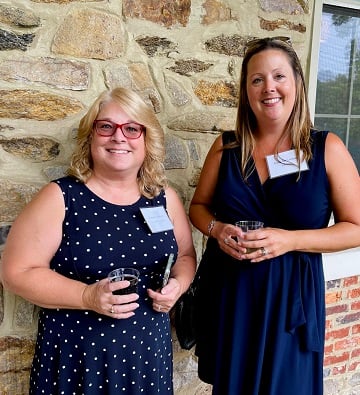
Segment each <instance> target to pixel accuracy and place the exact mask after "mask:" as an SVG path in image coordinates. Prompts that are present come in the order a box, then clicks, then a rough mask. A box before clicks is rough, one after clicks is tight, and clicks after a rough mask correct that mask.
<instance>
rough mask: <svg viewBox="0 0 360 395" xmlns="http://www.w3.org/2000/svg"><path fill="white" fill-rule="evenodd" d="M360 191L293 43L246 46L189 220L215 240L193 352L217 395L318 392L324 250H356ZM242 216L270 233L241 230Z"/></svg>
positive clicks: (203, 277) (207, 259)
mask: <svg viewBox="0 0 360 395" xmlns="http://www.w3.org/2000/svg"><path fill="white" fill-rule="evenodd" d="M359 195H360V181H359V174H358V171H357V169H356V166H355V164H354V161H353V159H352V158H351V156H350V154H349V152H348V151H347V149H346V148H345V146H344V144H343V143H342V141H341V140H340V138H338V137H337V136H336V135H335V134H333V133H330V132H327V131H317V130H314V128H313V126H312V122H311V119H310V113H309V109H308V103H307V96H306V88H305V82H304V76H303V72H302V69H301V65H300V61H299V59H298V57H297V55H296V52H295V51H294V49H293V48H292V46H291V43H290V42H289V40H284V38H283V37H281V38H280V37H275V38H263V39H258V40H254V41H252V42H250V43H249V44H248V48H247V51H246V53H245V56H244V59H243V64H242V71H241V79H240V97H239V104H238V113H237V122H236V130H235V131H232V132H224V133H222V135H221V136H219V137H218V138H217V139H216V140H215V142H214V144H213V145H212V147H211V148H210V151H209V153H208V155H207V158H206V160H205V163H204V167H203V169H202V172H201V176H200V179H199V183H198V185H197V188H196V191H195V194H194V197H193V199H192V202H191V205H190V219H191V221H192V223H193V224H194V226H195V227H197V228H198V229H199V230H200V231H201V232H202V233H204V234H205V235H207V236H208V237H209V238H208V242H207V246H206V250H205V252H204V255H203V258H202V261H201V262H200V266H199V276H200V279H199V283H198V294H197V305H196V308H197V315H196V318H197V344H196V350H195V351H196V354H197V356H198V357H199V361H198V362H199V364H198V373H199V377H200V379H201V380H203V381H205V382H207V383H210V384H213V394H216V395H240V394H241V395H321V394H322V393H323V350H324V332H325V300H324V299H325V290H324V275H323V267H322V254H321V253H323V252H335V251H340V250H344V249H348V248H352V247H356V246H359V245H360V206H359V204H358V199H359ZM332 213H333V216H334V222H335V223H334V224H333V225H331V226H328V224H329V220H330V216H331V214H332ZM241 220H249V221H260V222H262V223H263V224H264V227H263V228H260V229H257V230H253V231H248V232H244V231H243V230H242V229H241V228H240V227H238V226H236V225H235V223H236V222H237V221H241Z"/></svg>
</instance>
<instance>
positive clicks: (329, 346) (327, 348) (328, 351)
mask: <svg viewBox="0 0 360 395" xmlns="http://www.w3.org/2000/svg"><path fill="white" fill-rule="evenodd" d="M333 351H334V345H333V344H325V347H324V353H325V355H328V354H332V353H333Z"/></svg>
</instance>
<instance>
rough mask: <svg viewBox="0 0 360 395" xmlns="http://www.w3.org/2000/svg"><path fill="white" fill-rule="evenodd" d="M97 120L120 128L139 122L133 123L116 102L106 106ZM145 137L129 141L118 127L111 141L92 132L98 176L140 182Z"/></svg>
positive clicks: (110, 138)
mask: <svg viewBox="0 0 360 395" xmlns="http://www.w3.org/2000/svg"><path fill="white" fill-rule="evenodd" d="M96 119H101V120H109V121H112V122H114V123H116V124H124V123H129V122H136V119H131V118H130V117H129V116H128V115H127V114H126V113H125V112H124V111H123V110H122V108H121V107H120V106H119V105H118V104H116V103H115V102H113V101H110V102H108V103H104V104H103V105H102V106H101V108H100V111H99V113H98V116H97V117H96ZM144 138H145V134H144V133H142V135H141V136H140V137H139V138H137V139H129V138H126V137H125V136H124V135H123V133H122V131H121V129H120V128H119V127H118V128H117V129H116V131H115V133H114V134H113V135H112V136H110V137H104V136H100V135H98V134H97V133H96V132H95V130H93V132H92V140H91V156H92V159H93V164H94V165H93V166H94V172H96V173H100V172H101V173H103V174H104V175H106V176H111V175H113V174H115V175H118V174H119V172H121V174H122V175H128V176H131V177H134V178H135V179H136V177H137V174H138V171H139V169H140V168H141V166H142V164H143V162H144V159H145V141H144Z"/></svg>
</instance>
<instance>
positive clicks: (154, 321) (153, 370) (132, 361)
mask: <svg viewBox="0 0 360 395" xmlns="http://www.w3.org/2000/svg"><path fill="white" fill-rule="evenodd" d="M57 183H58V185H59V186H60V187H61V189H62V191H63V195H64V201H65V206H66V217H65V220H64V224H63V240H62V243H61V245H60V248H59V250H58V251H57V253H56V254H55V256H54V258H53V260H52V262H51V268H52V269H53V270H55V271H57V272H59V273H62V274H63V275H65V276H67V277H71V278H75V279H79V280H81V281H83V282H86V283H92V282H95V281H99V280H100V279H102V278H104V277H106V276H107V274H108V272H109V271H111V270H112V269H114V268H116V267H120V266H122V267H126V266H128V267H136V268H137V269H138V270H139V271H140V287H139V295H140V298H139V301H138V302H139V304H140V307H139V308H138V309H137V310H136V311H135V315H134V316H133V317H131V318H129V319H125V320H116V319H113V318H111V317H107V316H102V315H99V314H97V313H95V312H92V311H79V310H65V309H61V310H60V309H57V310H50V309H43V310H42V311H41V312H40V319H39V330H38V338H37V344H36V350H35V356H34V360H33V366H32V371H31V381H30V387H31V388H30V394H37V395H38V394H46V395H52V394H54V395H55V394H66V395H71V394H74V395H81V394H86V395H99V394H106V395H115V394H122V393H126V394H130V395H135V394H136V395H137V394H146V395H153V394H154V395H155V394H161V395H168V394H169V395H170V394H173V385H172V344H171V331H170V323H169V316H168V314H163V313H158V312H155V311H153V309H152V308H151V301H150V300H149V298H148V297H147V293H146V289H147V288H149V287H151V288H157V287H158V286H159V284H160V282H161V275H162V273H163V271H164V267H165V264H166V261H167V257H168V255H169V254H170V253H171V252H173V253H175V254H176V253H177V245H176V241H175V238H174V234H173V232H172V231H168V232H160V233H155V234H151V233H150V231H149V229H148V227H147V225H146V223H145V222H144V220H143V218H142V216H141V213H140V210H139V208H140V207H144V206H148V205H160V204H162V205H164V206H166V200H165V196H164V194H163V193H161V194H160V195H159V196H158V197H157V198H155V199H153V200H149V199H146V198H140V200H139V201H138V202H136V203H135V204H133V205H130V206H118V205H114V204H110V203H107V202H105V201H103V200H102V199H100V198H98V197H97V196H96V195H94V194H93V193H92V192H91V191H90V190H89V189H88V188H87V187H86V186H85V185H83V184H82V183H80V182H77V181H75V180H74V179H71V178H70V177H65V178H62V179H60V180H57ZM64 292H66V290H64Z"/></svg>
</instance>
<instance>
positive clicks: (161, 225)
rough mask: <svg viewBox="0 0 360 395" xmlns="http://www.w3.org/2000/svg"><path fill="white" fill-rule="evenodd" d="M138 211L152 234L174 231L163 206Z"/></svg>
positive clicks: (143, 208)
mask: <svg viewBox="0 0 360 395" xmlns="http://www.w3.org/2000/svg"><path fill="white" fill-rule="evenodd" d="M140 211H141V214H142V215H143V217H144V219H145V221H146V223H147V224H148V226H149V228H150V230H151V232H152V233H158V232H165V231H166V230H171V229H174V226H173V224H172V222H171V221H170V218H169V216H168V214H167V212H166V210H165V208H164V206H156V207H142V208H140Z"/></svg>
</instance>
